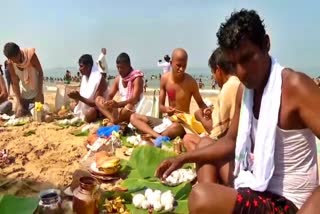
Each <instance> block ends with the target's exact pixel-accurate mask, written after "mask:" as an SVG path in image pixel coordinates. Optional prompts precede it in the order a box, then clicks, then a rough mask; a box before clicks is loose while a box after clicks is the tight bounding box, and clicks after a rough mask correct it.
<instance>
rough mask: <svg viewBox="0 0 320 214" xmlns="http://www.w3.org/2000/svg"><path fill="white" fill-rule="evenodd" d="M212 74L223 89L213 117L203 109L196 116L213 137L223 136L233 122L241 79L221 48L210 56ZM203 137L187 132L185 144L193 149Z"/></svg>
mask: <svg viewBox="0 0 320 214" xmlns="http://www.w3.org/2000/svg"><path fill="white" fill-rule="evenodd" d="M208 65H209V67H210V69H211V72H212V75H213V77H214V79H215V80H216V82H217V83H218V85H219V86H220V87H221V91H220V93H219V95H218V97H217V102H216V105H215V106H214V109H213V114H212V118H209V119H208V118H205V114H204V112H202V111H201V110H200V111H199V110H198V111H197V112H196V113H195V115H196V118H197V119H198V120H199V121H201V122H202V124H203V125H204V127H205V128H206V130H207V132H208V133H210V137H211V138H212V139H219V138H221V137H223V136H224V135H225V134H226V133H227V131H228V129H229V127H230V124H231V120H232V118H233V114H234V109H235V105H236V95H237V91H238V87H239V85H240V80H239V79H238V77H236V76H235V69H234V68H233V67H232V65H231V63H230V62H229V61H228V60H227V56H226V55H225V54H224V53H223V51H222V50H221V48H217V49H216V50H215V51H214V52H213V53H212V54H211V56H210V58H209V63H208ZM200 140H201V137H200V136H199V135H196V134H186V135H185V136H184V138H183V144H184V146H185V148H186V149H187V151H192V150H194V149H195V148H196V146H197V145H198V144H199V143H200Z"/></svg>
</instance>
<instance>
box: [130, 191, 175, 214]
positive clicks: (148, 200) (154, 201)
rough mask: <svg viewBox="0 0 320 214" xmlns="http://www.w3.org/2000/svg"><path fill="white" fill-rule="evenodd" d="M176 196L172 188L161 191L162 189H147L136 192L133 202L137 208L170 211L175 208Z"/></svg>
mask: <svg viewBox="0 0 320 214" xmlns="http://www.w3.org/2000/svg"><path fill="white" fill-rule="evenodd" d="M174 201H175V200H174V196H173V194H172V192H171V191H170V190H168V191H166V192H161V191H160V190H154V191H153V190H152V189H146V191H145V192H144V193H143V194H142V193H138V194H135V195H134V196H133V198H132V203H133V205H134V206H135V207H136V208H139V209H145V210H150V209H151V210H154V211H156V212H158V211H164V212H170V211H172V210H173V204H174Z"/></svg>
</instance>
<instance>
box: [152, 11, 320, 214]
mask: <svg viewBox="0 0 320 214" xmlns="http://www.w3.org/2000/svg"><path fill="white" fill-rule="evenodd" d="M217 37H218V44H219V46H220V47H221V48H222V50H223V52H224V53H225V54H227V56H228V59H229V60H230V62H231V64H232V65H234V67H235V69H236V75H237V77H238V78H239V80H240V81H241V82H242V83H243V85H244V87H239V89H238V92H237V96H236V108H235V113H234V117H233V119H232V122H231V125H230V128H229V130H228V132H227V134H226V135H225V136H224V137H222V138H220V139H219V140H218V141H215V142H214V140H213V139H211V138H202V139H201V142H200V144H199V146H198V148H197V149H196V150H194V151H192V152H187V153H184V154H182V155H179V156H177V157H174V158H170V159H167V160H165V161H164V162H162V163H161V164H160V166H159V168H158V170H157V172H156V174H157V176H158V177H159V178H161V179H165V178H166V177H167V176H168V175H170V174H171V172H172V171H174V170H176V169H178V168H180V167H182V166H183V165H184V164H186V163H196V164H197V169H198V171H197V179H198V184H196V185H194V186H193V189H192V191H191V193H190V195H189V198H188V205H189V212H190V213H202V214H207V213H278V214H279V213H297V212H298V211H299V209H300V207H301V206H302V205H303V204H304V203H305V202H306V200H307V199H308V198H309V196H310V195H311V194H312V192H313V191H314V190H315V189H316V188H317V187H318V185H319V179H318V164H317V146H316V141H315V136H316V137H318V138H320V117H319V115H320V108H319V100H320V90H319V88H318V87H317V86H316V85H315V84H313V81H312V79H311V78H309V77H308V76H307V75H305V74H304V73H301V72H297V71H294V70H292V69H290V68H286V67H282V66H281V65H280V64H279V63H278V62H277V61H276V59H275V58H273V57H272V56H270V55H269V51H270V47H271V44H270V38H269V36H268V35H267V34H266V31H265V25H264V23H263V20H261V18H260V17H259V15H258V14H257V13H256V12H255V11H253V10H245V9H242V10H241V11H236V12H233V13H232V14H231V16H230V17H229V18H228V19H227V20H226V21H225V22H224V23H222V24H221V25H220V28H219V30H218V33H217ZM233 161H234V166H232V162H233Z"/></svg>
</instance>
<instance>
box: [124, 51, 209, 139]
mask: <svg viewBox="0 0 320 214" xmlns="http://www.w3.org/2000/svg"><path fill="white" fill-rule="evenodd" d="M187 61H188V54H187V52H186V51H185V50H184V49H181V48H178V49H175V50H174V51H173V52H172V62H171V66H172V71H170V72H167V73H165V74H163V75H162V77H161V80H160V97H159V103H160V111H161V112H162V113H165V114H168V115H169V116H171V115H173V114H174V113H181V112H185V113H189V112H190V103H191V98H192V97H193V98H194V99H195V100H196V102H197V104H198V106H199V107H200V108H201V109H206V108H207V106H206V104H205V103H204V102H203V100H202V98H201V95H200V92H199V88H198V85H197V82H196V80H195V79H193V78H192V77H191V76H190V75H189V74H187V73H185V70H186V68H187ZM166 95H168V98H169V106H165V100H166ZM209 113H210V114H211V112H209ZM130 122H131V124H132V125H133V126H134V127H136V128H137V129H138V130H139V131H141V132H143V133H146V134H150V135H151V136H152V137H153V138H158V137H161V136H168V137H169V138H170V139H173V138H175V137H177V136H180V137H183V136H184V134H185V131H184V128H183V127H182V126H181V125H180V124H178V123H171V122H170V120H169V119H167V118H164V120H162V119H159V118H153V117H147V116H145V115H140V114H133V115H132V116H131V119H130Z"/></svg>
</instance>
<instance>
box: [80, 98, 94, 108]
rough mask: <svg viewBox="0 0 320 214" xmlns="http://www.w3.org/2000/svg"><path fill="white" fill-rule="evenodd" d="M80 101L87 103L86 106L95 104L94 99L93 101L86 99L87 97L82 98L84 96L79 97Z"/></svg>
mask: <svg viewBox="0 0 320 214" xmlns="http://www.w3.org/2000/svg"><path fill="white" fill-rule="evenodd" d="M79 100H80V101H81V102H83V103H85V104H87V105H88V106H90V107H95V106H96V103H95V101H93V100H89V99H87V98H84V97H82V96H81V97H80V99H79Z"/></svg>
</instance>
